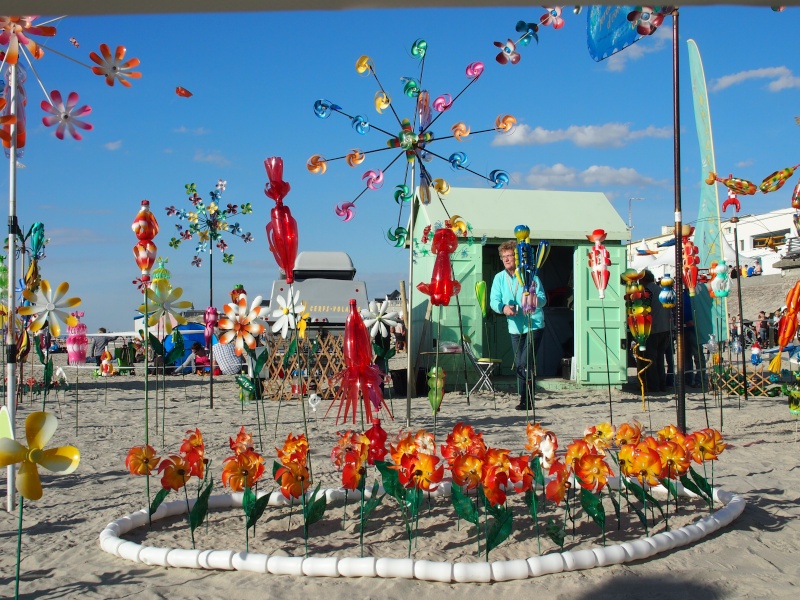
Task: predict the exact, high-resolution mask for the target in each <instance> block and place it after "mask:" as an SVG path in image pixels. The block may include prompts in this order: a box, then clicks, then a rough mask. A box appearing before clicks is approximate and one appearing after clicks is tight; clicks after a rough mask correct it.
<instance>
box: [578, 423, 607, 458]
mask: <svg viewBox="0 0 800 600" xmlns="http://www.w3.org/2000/svg"><path fill="white" fill-rule="evenodd" d="M583 440H584V441H585V442H586V443H587V444H589V447H590V448H592V449H593V450H595V451H596V452H597V453H598V454H605V453H606V448H608V447H609V446H610V445H611V442H612V441H613V440H614V426H613V425H612V424H611V423H600V424H598V425H595V426H593V427H587V428H586V431H584V432H583Z"/></svg>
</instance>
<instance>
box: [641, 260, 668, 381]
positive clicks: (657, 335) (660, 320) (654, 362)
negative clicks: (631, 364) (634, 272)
mask: <svg viewBox="0 0 800 600" xmlns="http://www.w3.org/2000/svg"><path fill="white" fill-rule="evenodd" d="M642 283H643V284H644V286H645V288H646V289H647V290H648V291H649V292H650V294H651V296H650V298H651V301H650V314H651V315H652V317H653V322H652V325H651V328H650V337H649V338H647V344H646V350H645V352H644V355H645V357H646V358H647V359H648V360H650V361H651V362H650V368H648V369H647V370H646V371H645V376H646V378H647V391H648V392H649V393H653V392H666V391H667V372H666V367H665V363H666V362H667V351H668V350H669V351H671V348H670V329H671V327H672V311H671V310H670V309H668V308H664V307H663V306H662V305H661V302H660V301H659V299H658V294H659V293H660V292H661V286H660V285H658V284H657V283H656V281H655V277H654V276H653V273H652V272H650V271H648V270H645V272H644V277H642Z"/></svg>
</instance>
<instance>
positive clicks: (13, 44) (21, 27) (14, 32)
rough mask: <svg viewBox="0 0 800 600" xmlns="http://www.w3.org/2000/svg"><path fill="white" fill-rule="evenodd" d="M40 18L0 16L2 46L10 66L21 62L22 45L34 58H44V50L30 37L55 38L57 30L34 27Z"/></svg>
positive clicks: (45, 26)
mask: <svg viewBox="0 0 800 600" xmlns="http://www.w3.org/2000/svg"><path fill="white" fill-rule="evenodd" d="M38 18H39V16H38V15H35V16H29V17H10V16H0V46H5V47H6V51H5V55H6V56H5V61H6V62H7V63H8V64H9V65H16V64H17V62H19V52H20V45H22V46H23V47H25V48H27V50H28V52H30V53H31V56H33V58H37V59H38V58H42V56H44V50H43V49H42V47H41V46H39V45H38V44H37V43H36V42H35V41H33V40H32V39H30V38H29V37H28V36H30V35H36V36H43V37H53V36H54V35H55V34H56V28H55V27H50V26H47V25H34V24H33V22H34V21H35V20H36V19H38Z"/></svg>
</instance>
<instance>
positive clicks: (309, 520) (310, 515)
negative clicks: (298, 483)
mask: <svg viewBox="0 0 800 600" xmlns="http://www.w3.org/2000/svg"><path fill="white" fill-rule="evenodd" d="M318 493H319V484H318V485H317V488H316V489H315V490H314V492H313V493H312V494H311V498H310V499H309V500H308V501H307V502H306V505H305V511H304V515H303V516H304V518H305V521H306V527H308V526H309V525H313V524H314V523H316V522H317V521H319V520H320V519H321V518H322V517H323V515H324V514H325V509H326V508H327V506H328V505H327V500H326V498H325V492H323V493H322V495H320V497H319V498H317V494H318Z"/></svg>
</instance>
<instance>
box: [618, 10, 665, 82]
mask: <svg viewBox="0 0 800 600" xmlns="http://www.w3.org/2000/svg"><path fill="white" fill-rule="evenodd" d="M671 43H672V27H670V26H669V25H668V20H667V19H665V20H664V24H663V25H661V27H659V28H658V29H656V32H655V33H654V34H652V35H648V36H645V37H643V38H642V39H640V40H639V41H638V42H635V43H633V44H631V45H630V46H628V47H627V48H625V49H624V50H621V51H620V52H617V53H616V54H612V55H611V56H609V57H608V58H607V59H606V60H605V63H606V68H608V70H609V71H616V72H620V71H624V70H625V68H626V67H627V66H628V61H629V60H631V61H633V60H639V59H640V58H642V57H643V56H645V55H647V54H651V53H653V52H660V51H661V50H663V49H664V48H666V47H667V45H668V44H671Z"/></svg>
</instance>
